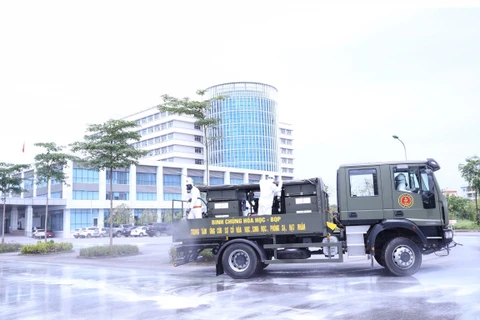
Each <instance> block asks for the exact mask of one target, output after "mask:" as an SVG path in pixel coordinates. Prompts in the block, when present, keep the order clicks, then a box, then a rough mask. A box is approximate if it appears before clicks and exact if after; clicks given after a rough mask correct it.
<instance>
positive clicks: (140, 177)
mask: <svg viewBox="0 0 480 320" xmlns="http://www.w3.org/2000/svg"><path fill="white" fill-rule="evenodd" d="M137 185H142V186H156V185H157V174H156V173H141V172H137Z"/></svg>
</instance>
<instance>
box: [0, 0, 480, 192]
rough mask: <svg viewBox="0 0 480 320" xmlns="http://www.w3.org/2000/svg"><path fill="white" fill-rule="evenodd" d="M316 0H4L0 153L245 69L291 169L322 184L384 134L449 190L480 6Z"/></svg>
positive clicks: (460, 153)
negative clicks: (270, 90) (282, 127)
mask: <svg viewBox="0 0 480 320" xmlns="http://www.w3.org/2000/svg"><path fill="white" fill-rule="evenodd" d="M325 2H326V1H325ZM325 2H322V1H299V0H295V1H292V0H291V1H278V0H275V1H259V0H256V1H249V0H243V1H208V0H202V1H178V0H177V1H118V0H116V1H101V0H96V1H85V0H84V1H76V2H74V1H47V0H43V1H1V2H0V107H1V111H2V113H1V115H0V118H1V119H2V120H3V121H2V122H1V128H2V130H1V132H2V143H1V145H2V155H1V158H0V161H5V162H13V163H30V162H32V159H33V157H34V155H35V154H36V153H37V152H38V151H39V150H38V149H35V148H34V147H33V143H35V142H50V141H52V142H56V143H57V144H60V145H68V144H69V143H71V142H74V141H77V140H80V139H82V138H83V135H84V134H85V129H86V127H87V125H88V124H93V123H103V122H104V121H106V120H108V119H110V118H120V117H124V116H127V115H130V114H132V113H135V112H137V111H140V110H143V109H147V108H149V107H152V106H155V105H157V104H159V103H161V98H160V96H161V95H162V94H165V93H167V94H170V95H174V96H177V97H185V96H190V97H192V98H195V91H196V90H197V89H204V88H207V87H209V86H213V85H217V84H220V83H224V82H235V81H254V82H263V83H267V84H270V85H272V86H274V87H276V88H277V89H278V90H279V109H280V114H281V120H283V121H284V122H289V123H292V124H293V126H294V137H295V142H294V146H295V165H296V168H297V169H296V176H297V178H310V177H314V176H321V177H323V178H324V180H325V182H326V184H327V185H329V186H331V187H332V188H333V187H334V186H335V174H336V169H337V168H338V166H339V165H340V164H343V163H354V162H371V161H389V160H402V159H404V149H403V146H402V144H401V143H400V142H399V141H396V140H394V139H393V138H392V135H393V134H396V135H398V136H399V137H400V139H402V140H403V142H404V143H405V146H406V148H407V157H408V159H426V158H429V157H433V158H435V159H436V160H437V161H438V162H439V163H440V165H441V166H442V169H441V170H440V171H439V172H438V174H437V178H438V180H439V182H440V184H441V186H442V188H448V189H457V190H458V191H460V188H461V186H464V185H465V182H464V181H463V179H462V178H461V176H460V174H459V171H458V165H459V164H460V163H464V162H465V159H466V158H467V157H470V156H474V155H480V152H479V149H480V143H479V137H480V125H479V124H480V121H479V119H480V111H479V110H480V108H479V106H480V76H479V74H480V58H479V57H480V6H479V5H475V4H473V3H471V2H465V1H463V2H462V1H455V2H453V1H452V2H444V1H423V2H422V1H412V2H407V3H414V5H413V4H412V5H402V6H397V7H393V6H385V5H381V4H380V2H364V1H362V3H363V4H362V5H354V4H353V3H355V2H351V4H349V2H342V3H343V5H342V6H333V5H326V4H324V3H325ZM365 3H367V4H365ZM404 3H405V2H404ZM432 3H435V5H434V6H433V5H431V4H432ZM24 141H25V148H26V150H25V153H22V145H23V143H24Z"/></svg>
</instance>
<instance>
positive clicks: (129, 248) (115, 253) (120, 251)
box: [79, 244, 139, 258]
mask: <svg viewBox="0 0 480 320" xmlns="http://www.w3.org/2000/svg"><path fill="white" fill-rule="evenodd" d="M138 253H139V250H138V246H134V245H129V244H127V245H114V246H95V247H90V248H84V249H80V255H79V256H80V257H82V258H102V257H120V256H132V255H136V254H138Z"/></svg>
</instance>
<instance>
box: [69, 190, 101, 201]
mask: <svg viewBox="0 0 480 320" xmlns="http://www.w3.org/2000/svg"><path fill="white" fill-rule="evenodd" d="M72 197H73V200H98V191H85V190H73V194H72Z"/></svg>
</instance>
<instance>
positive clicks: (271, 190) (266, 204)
mask: <svg viewBox="0 0 480 320" xmlns="http://www.w3.org/2000/svg"><path fill="white" fill-rule="evenodd" d="M282 185H283V182H282V180H280V181H279V182H278V185H277V184H276V183H275V180H274V178H273V176H271V175H268V176H267V178H266V179H262V180H260V198H259V199H258V215H271V214H272V206H273V198H274V197H275V196H276V195H279V193H280V192H281V191H282Z"/></svg>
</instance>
